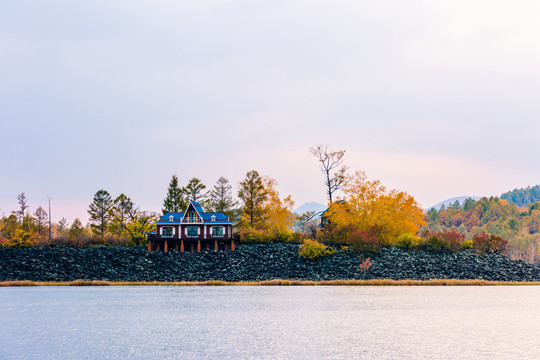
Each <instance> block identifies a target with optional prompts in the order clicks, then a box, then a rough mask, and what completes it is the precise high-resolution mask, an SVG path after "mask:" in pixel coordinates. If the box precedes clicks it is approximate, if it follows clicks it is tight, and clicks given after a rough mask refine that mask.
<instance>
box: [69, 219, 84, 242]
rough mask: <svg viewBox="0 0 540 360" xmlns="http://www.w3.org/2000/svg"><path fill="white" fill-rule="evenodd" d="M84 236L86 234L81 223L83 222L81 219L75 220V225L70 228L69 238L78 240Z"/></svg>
mask: <svg viewBox="0 0 540 360" xmlns="http://www.w3.org/2000/svg"><path fill="white" fill-rule="evenodd" d="M83 234H84V227H83V225H82V223H81V220H79V218H77V219H75V221H73V224H72V225H71V227H70V228H69V231H68V236H69V237H70V238H71V239H78V238H80V237H81V236H82V235H83Z"/></svg>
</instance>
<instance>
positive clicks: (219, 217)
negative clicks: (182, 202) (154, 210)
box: [156, 201, 232, 225]
mask: <svg viewBox="0 0 540 360" xmlns="http://www.w3.org/2000/svg"><path fill="white" fill-rule="evenodd" d="M190 205H193V208H194V209H195V210H196V211H197V212H198V213H199V215H200V217H201V218H202V219H203V223H204V224H207V223H208V224H232V223H231V222H230V221H229V218H228V217H227V216H225V214H223V213H220V212H204V210H203V208H202V207H201V205H200V204H199V203H198V202H196V201H190ZM188 209H189V205H188ZM184 214H185V212H178V213H166V214H165V215H163V216H161V217H160V218H159V221H158V222H156V225H173V224H174V225H178V224H180V222H181V221H182V218H183V217H184ZM171 216H172V217H173V218H172V221H171V220H170V218H171ZM212 216H215V220H212Z"/></svg>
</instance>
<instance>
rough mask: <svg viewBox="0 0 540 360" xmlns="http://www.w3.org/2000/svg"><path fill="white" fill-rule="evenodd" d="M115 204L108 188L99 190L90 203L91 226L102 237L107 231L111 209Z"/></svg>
mask: <svg viewBox="0 0 540 360" xmlns="http://www.w3.org/2000/svg"><path fill="white" fill-rule="evenodd" d="M112 205H113V201H112V199H111V195H110V194H109V193H108V192H107V191H106V190H99V191H98V192H96V193H95V195H94V200H93V201H92V203H91V204H90V207H89V209H88V214H89V215H90V223H91V224H90V226H91V227H92V230H95V231H96V233H97V234H98V235H99V237H100V238H101V239H103V236H104V235H105V232H106V231H107V227H108V226H109V221H110V217H111V215H110V210H111V207H112Z"/></svg>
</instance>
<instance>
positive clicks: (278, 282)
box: [0, 279, 540, 287]
mask: <svg viewBox="0 0 540 360" xmlns="http://www.w3.org/2000/svg"><path fill="white" fill-rule="evenodd" d="M508 285H540V282H538V281H535V282H532V281H531V282H527V281H489V280H481V279H471V280H459V279H432V280H410V279H405V280H390V279H373V280H325V281H311V280H283V279H274V280H263V281H237V282H230V281H221V280H209V281H178V282H164V281H135V282H124V281H106V280H74V281H58V282H55V281H46V282H40V281H30V280H19V281H1V282H0V287H13V286H508Z"/></svg>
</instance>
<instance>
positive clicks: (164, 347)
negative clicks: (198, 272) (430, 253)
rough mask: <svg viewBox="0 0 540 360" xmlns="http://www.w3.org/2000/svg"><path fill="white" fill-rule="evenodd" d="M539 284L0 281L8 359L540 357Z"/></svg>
mask: <svg viewBox="0 0 540 360" xmlns="http://www.w3.org/2000/svg"><path fill="white" fill-rule="evenodd" d="M538 358H540V287H530V286H519V287H323V286H320V287H167V286H164V287H153V286H152V287H150V286H143V287H136V286H135V287H25V288H0V359H2V360H4V359H538Z"/></svg>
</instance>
